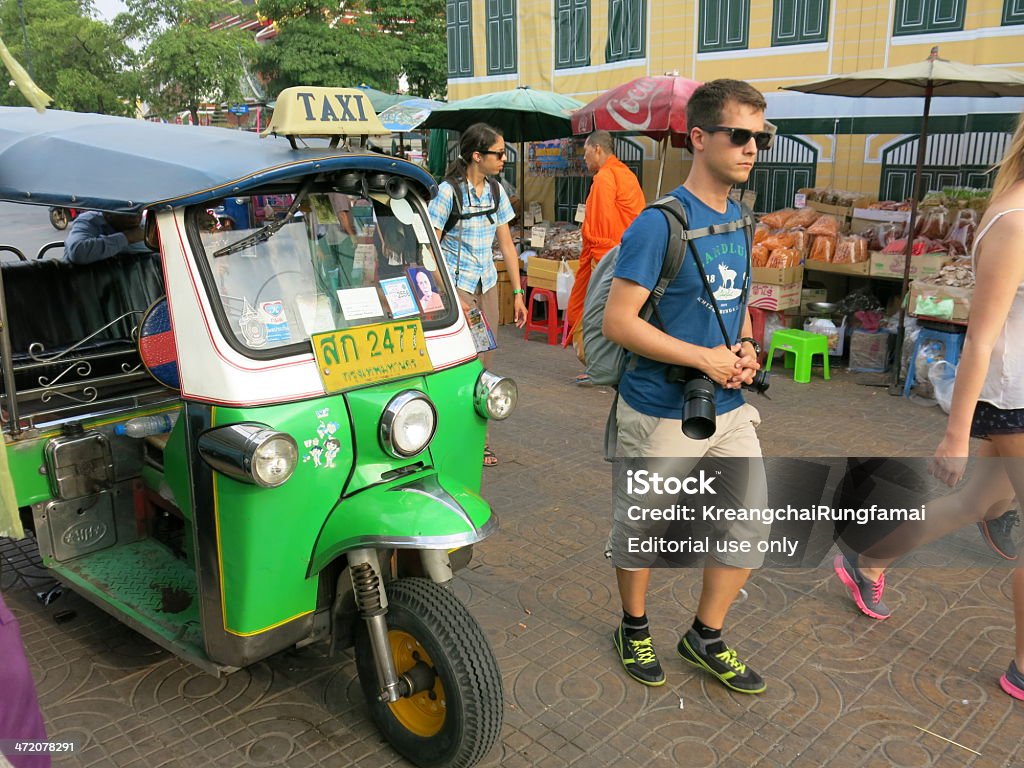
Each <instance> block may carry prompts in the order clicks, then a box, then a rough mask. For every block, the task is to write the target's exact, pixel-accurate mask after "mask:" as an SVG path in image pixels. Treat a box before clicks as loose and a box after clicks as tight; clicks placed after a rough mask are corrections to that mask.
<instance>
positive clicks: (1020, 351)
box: [971, 208, 1024, 410]
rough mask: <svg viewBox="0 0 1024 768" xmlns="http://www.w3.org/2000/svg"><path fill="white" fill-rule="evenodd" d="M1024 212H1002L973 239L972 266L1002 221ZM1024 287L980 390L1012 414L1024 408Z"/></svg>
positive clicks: (986, 398)
mask: <svg viewBox="0 0 1024 768" xmlns="http://www.w3.org/2000/svg"><path fill="white" fill-rule="evenodd" d="M1017 211H1024V208H1007V209H1006V210H1005V211H1000V212H999V213H997V214H996V215H995V216H993V217H992V219H991V220H990V221H989V222H988V224H986V225H985V227H984V228H983V229H982V230H981V231H980V232H979V233H978V234H977V236H976V237H975V238H974V247H973V248H972V249H971V264H972V265H974V266H975V273H977V267H976V265H975V258H976V257H977V253H978V244H979V243H981V240H982V238H983V237H985V235H986V234H988V231H989V230H990V229H991V228H992V225H993V224H995V223H996V222H997V221H999V219H1001V218H1002V217H1003V216H1005V215H1006V214H1008V213H1014V212H1017ZM1022 339H1024V284H1021V285H1019V286H1017V295H1016V296H1014V297H1013V304H1012V305H1010V314H1009V315H1007V317H1006V323H1005V324H1004V325H1003V330H1002V331H1000V333H999V338H998V339H997V340H996V344H995V346H994V347H993V348H992V359H991V361H990V362H989V365H988V373H987V374H986V375H985V384H984V386H983V387H982V388H981V395H980V396H979V397H978V399H979V400H981V401H983V402H986V403H991V404H992V405H994V406H995V407H996V408H1002V409H1004V410H1010V409H1014V408H1024V342H1022Z"/></svg>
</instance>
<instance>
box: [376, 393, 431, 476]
mask: <svg viewBox="0 0 1024 768" xmlns="http://www.w3.org/2000/svg"><path fill="white" fill-rule="evenodd" d="M436 429H437V411H436V410H435V409H434V404H433V403H432V402H430V398H428V397H427V396H426V395H425V394H423V393H422V392H416V391H415V390H411V389H410V390H406V391H405V392H400V393H399V394H397V395H395V396H394V397H393V398H392V399H391V402H390V403H388V404H387V407H386V408H385V409H384V415H383V416H381V417H380V444H381V447H382V448H383V449H384V450H385V451H387V452H388V453H389V454H391V455H392V456H394V457H395V458H396V459H408V458H409V457H411V456H415V455H416V454H418V453H422V452H423V450H424V449H426V447H427V446H428V445H429V444H430V441H431V440H432V439H433V438H434V432H435V430H436Z"/></svg>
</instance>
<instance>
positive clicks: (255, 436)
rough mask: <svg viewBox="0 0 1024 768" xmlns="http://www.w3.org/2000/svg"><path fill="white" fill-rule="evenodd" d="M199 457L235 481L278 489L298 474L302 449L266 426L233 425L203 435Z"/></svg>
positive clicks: (292, 439)
mask: <svg viewBox="0 0 1024 768" xmlns="http://www.w3.org/2000/svg"><path fill="white" fill-rule="evenodd" d="M199 455H200V456H202V457H203V461H205V462H206V463H207V464H209V465H210V466H211V467H213V468H214V469H215V470H217V471H218V472H221V473H222V474H225V475H227V476H228V477H230V478H232V479H234V480H238V481H239V482H243V483H255V484H256V485H260V486H263V487H264V488H276V487H277V486H279V485H281V484H282V483H284V482H286V481H287V480H288V478H290V477H291V476H292V473H294V472H295V467H296V466H298V463H299V446H298V444H297V443H296V442H295V438H293V437H292V436H291V435H289V434H286V433H284V432H278V431H277V430H274V429H271V428H270V427H268V426H266V425H265V424H254V423H247V424H231V425H229V426H225V427H217V428H215V429H211V430H209V431H208V432H204V433H203V434H202V435H200V437H199Z"/></svg>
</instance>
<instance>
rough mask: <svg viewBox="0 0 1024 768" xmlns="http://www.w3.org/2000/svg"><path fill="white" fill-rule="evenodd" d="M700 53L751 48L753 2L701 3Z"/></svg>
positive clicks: (710, 0)
mask: <svg viewBox="0 0 1024 768" xmlns="http://www.w3.org/2000/svg"><path fill="white" fill-rule="evenodd" d="M698 23H699V24H700V29H699V31H698V35H697V52H698V53H710V52H712V51H737V50H745V49H746V48H747V40H748V37H749V29H750V0H700V13H699V16H698Z"/></svg>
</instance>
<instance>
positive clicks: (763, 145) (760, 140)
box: [701, 125, 774, 150]
mask: <svg viewBox="0 0 1024 768" xmlns="http://www.w3.org/2000/svg"><path fill="white" fill-rule="evenodd" d="M701 130H702V131H706V132H707V133H728V134H729V138H730V139H731V140H732V143H733V144H734V145H736V146H737V147H745V146H747V142H749V141H750V140H751V139H753V140H754V145H755V146H756V147H757V148H758V149H759V150H765V149H768V148H769V147H770V146H771V145H772V138H774V137H773V136H772V134H770V133H769V132H768V131H751V130H748V129H747V128H728V127H726V126H724V125H709V126H707V127H706V128H701Z"/></svg>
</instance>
